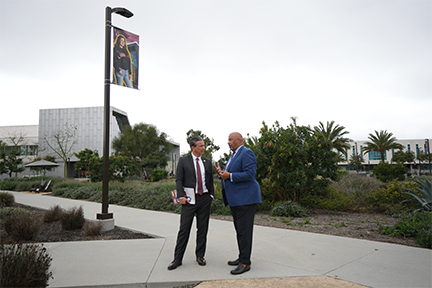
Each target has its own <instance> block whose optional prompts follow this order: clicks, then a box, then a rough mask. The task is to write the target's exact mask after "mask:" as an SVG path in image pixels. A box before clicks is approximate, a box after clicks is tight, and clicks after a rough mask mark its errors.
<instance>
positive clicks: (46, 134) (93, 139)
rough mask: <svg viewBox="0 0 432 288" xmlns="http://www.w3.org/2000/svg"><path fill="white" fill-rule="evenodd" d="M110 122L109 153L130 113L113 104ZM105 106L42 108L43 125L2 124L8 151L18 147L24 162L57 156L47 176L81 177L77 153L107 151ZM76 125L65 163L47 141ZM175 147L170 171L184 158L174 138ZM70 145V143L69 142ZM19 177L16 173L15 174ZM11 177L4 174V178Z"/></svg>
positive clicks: (0, 133)
mask: <svg viewBox="0 0 432 288" xmlns="http://www.w3.org/2000/svg"><path fill="white" fill-rule="evenodd" d="M110 115H111V117H110V123H109V130H110V135H109V155H112V154H113V153H114V151H113V149H112V141H113V139H114V138H115V137H118V136H119V135H120V134H121V133H122V132H123V131H124V128H125V126H127V125H130V124H129V119H128V116H127V113H126V112H124V111H121V110H119V109H117V108H114V107H110ZM103 119H104V107H81V108H64V109H41V110H39V125H26V126H3V127H0V140H1V141H2V142H3V143H6V152H7V151H9V150H11V149H12V147H13V146H18V147H19V149H20V152H21V153H20V154H21V155H22V156H21V157H22V158H23V162H24V165H25V164H27V163H29V162H32V161H33V160H34V159H35V158H36V157H40V158H44V157H45V156H47V155H50V156H54V157H56V162H57V164H59V166H58V167H57V168H55V169H54V171H47V173H46V175H48V176H55V177H64V176H65V171H67V177H69V178H74V177H78V176H79V175H77V174H76V173H77V172H76V171H75V169H74V164H75V163H76V162H77V161H78V159H77V158H76V157H75V156H74V155H73V153H78V152H80V151H82V150H84V149H86V148H87V149H90V150H92V151H98V154H99V156H102V154H103V130H104V123H103ZM67 127H69V128H73V127H76V136H77V137H76V142H75V143H74V144H73V146H72V149H71V153H68V154H70V155H71V157H70V158H68V159H67V161H66V165H67V166H66V168H67V169H65V163H64V162H63V160H62V159H60V157H59V156H58V155H56V154H55V153H54V152H53V151H52V149H51V148H49V147H48V145H47V144H46V140H48V142H49V143H55V142H56V139H55V137H54V136H55V135H56V134H59V133H64V132H65V131H66V129H67ZM170 143H171V144H172V145H173V147H174V148H173V150H172V151H171V153H170V155H169V156H170V161H168V165H167V167H165V169H166V170H167V171H169V172H171V171H175V169H174V168H175V167H176V164H177V161H178V159H179V158H180V157H179V156H180V145H179V144H178V143H176V142H172V141H170ZM69 145H70V144H69ZM34 174H35V172H33V171H30V169H29V168H26V169H25V170H24V172H22V173H18V175H17V176H18V177H25V176H31V175H34ZM13 176H15V175H13ZM7 177H8V176H7V175H5V174H3V175H0V180H2V179H4V178H7Z"/></svg>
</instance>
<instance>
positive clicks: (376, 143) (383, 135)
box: [363, 130, 404, 162]
mask: <svg viewBox="0 0 432 288" xmlns="http://www.w3.org/2000/svg"><path fill="white" fill-rule="evenodd" d="M392 136H393V133H391V132H389V133H387V130H384V131H383V130H381V131H380V132H379V133H378V131H376V130H375V135H373V134H372V133H371V134H369V137H368V138H369V139H370V140H371V141H370V142H369V141H366V142H365V143H364V145H365V147H364V150H363V151H364V153H365V154H366V153H369V152H373V151H378V152H380V154H381V161H382V162H384V155H385V152H386V151H387V150H390V149H400V150H402V149H403V148H404V146H403V145H402V144H400V143H397V142H396V141H397V139H396V138H395V137H392Z"/></svg>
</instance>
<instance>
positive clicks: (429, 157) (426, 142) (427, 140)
mask: <svg viewBox="0 0 432 288" xmlns="http://www.w3.org/2000/svg"><path fill="white" fill-rule="evenodd" d="M425 146H426V148H427V152H428V159H429V173H431V174H432V171H431V154H430V146H429V139H427V138H426V139H425Z"/></svg>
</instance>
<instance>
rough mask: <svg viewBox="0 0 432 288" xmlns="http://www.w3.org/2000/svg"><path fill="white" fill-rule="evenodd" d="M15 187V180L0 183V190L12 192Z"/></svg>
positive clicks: (9, 179) (8, 179)
mask: <svg viewBox="0 0 432 288" xmlns="http://www.w3.org/2000/svg"><path fill="white" fill-rule="evenodd" d="M15 186H16V180H15V178H7V179H5V180H3V181H0V190H9V191H12V190H14V188H15Z"/></svg>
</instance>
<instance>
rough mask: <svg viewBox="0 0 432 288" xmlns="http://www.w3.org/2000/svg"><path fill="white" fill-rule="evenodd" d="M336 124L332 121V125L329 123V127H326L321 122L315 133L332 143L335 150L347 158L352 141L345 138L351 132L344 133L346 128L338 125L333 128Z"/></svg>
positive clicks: (315, 128)
mask: <svg viewBox="0 0 432 288" xmlns="http://www.w3.org/2000/svg"><path fill="white" fill-rule="evenodd" d="M334 124H335V122H334V121H331V122H330V123H329V122H328V121H327V126H326V127H324V124H323V123H322V122H321V121H320V122H319V126H315V127H314V130H315V133H318V134H321V135H322V136H324V138H325V139H327V140H329V141H331V142H332V144H333V148H335V149H336V150H337V151H339V152H341V153H342V154H344V155H345V156H346V155H347V152H346V151H347V149H349V148H350V145H349V144H348V143H349V142H350V141H351V139H349V138H345V137H343V136H344V135H345V134H349V132H348V131H344V130H345V127H344V126H339V125H338V124H336V125H335V126H334V127H333V125H334Z"/></svg>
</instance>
